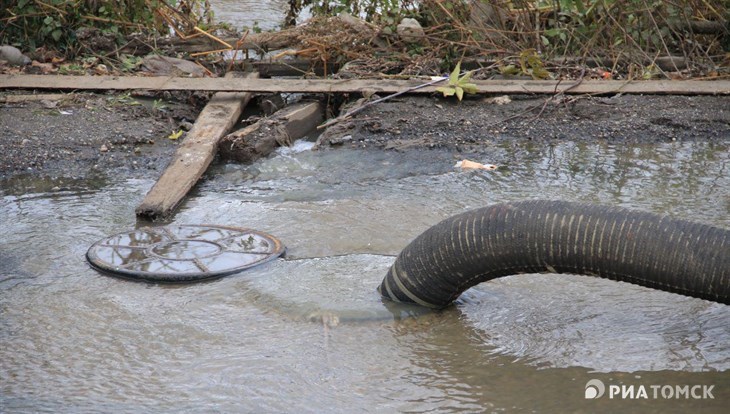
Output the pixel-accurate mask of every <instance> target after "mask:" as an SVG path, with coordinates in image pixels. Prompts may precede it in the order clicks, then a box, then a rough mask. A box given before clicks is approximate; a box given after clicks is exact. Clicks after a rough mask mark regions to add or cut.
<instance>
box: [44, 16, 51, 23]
mask: <svg viewBox="0 0 730 414" xmlns="http://www.w3.org/2000/svg"><path fill="white" fill-rule="evenodd" d="M51 23H53V17H52V16H46V18H45V19H43V24H51Z"/></svg>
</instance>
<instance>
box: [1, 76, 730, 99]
mask: <svg viewBox="0 0 730 414" xmlns="http://www.w3.org/2000/svg"><path fill="white" fill-rule="evenodd" d="M422 83H425V81H423V80H419V79H413V80H393V79H251V78H236V79H231V78H182V77H165V76H159V77H141V76H65V75H0V90H1V89H53V90H68V89H73V90H89V89H91V90H130V89H152V90H168V91H170V90H198V91H216V92H252V93H278V92H303V93H344V92H362V91H372V92H377V93H396V92H401V91H404V90H406V89H409V88H413V87H414V86H417V85H420V84H422ZM474 83H476V85H477V88H478V91H479V93H497V94H552V93H555V92H562V91H564V90H565V93H569V94H586V93H590V94H615V93H625V94H656V95H730V80H715V81H695V80H684V81H675V80H651V81H617V80H611V81H603V80H584V81H582V82H581V83H580V84H578V85H577V86H572V85H574V83H575V82H574V81H563V82H558V81H554V80H481V81H474ZM437 86H439V85H433V86H428V87H424V88H421V89H418V90H415V91H413V93H432V92H435V89H436V87H437Z"/></svg>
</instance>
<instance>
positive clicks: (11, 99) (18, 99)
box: [0, 93, 74, 104]
mask: <svg viewBox="0 0 730 414" xmlns="http://www.w3.org/2000/svg"><path fill="white" fill-rule="evenodd" d="M73 97H74V94H72V93H69V94H65V93H46V94H38V95H4V96H0V103H6V104H10V103H26V102H38V101H51V102H55V101H61V100H63V99H71V98H73Z"/></svg>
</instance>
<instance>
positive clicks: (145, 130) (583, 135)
mask: <svg viewBox="0 0 730 414" xmlns="http://www.w3.org/2000/svg"><path fill="white" fill-rule="evenodd" d="M182 101H184V100H182ZM130 102H131V101H130V98H129V96H128V95H120V94H110V95H99V94H77V95H74V97H73V98H72V99H67V100H63V101H60V102H49V101H41V102H28V103H22V104H18V103H6V104H2V105H0V125H2V128H0V145H1V147H2V151H0V180H5V181H7V180H8V179H10V178H18V177H28V176H32V177H66V178H84V177H88V176H93V175H98V174H112V173H113V174H125V175H127V176H129V177H130V178H135V177H147V178H156V177H158V176H159V174H160V172H161V171H162V170H163V169H164V167H165V166H166V165H167V163H168V160H169V159H170V158H171V156H172V154H173V152H174V151H175V149H176V148H177V146H178V145H179V144H178V143H179V142H180V140H177V141H174V140H170V139H168V136H169V135H170V133H171V132H173V131H177V130H178V129H179V128H180V127H181V124H182V125H183V126H186V125H185V123H186V122H189V121H194V119H195V117H196V115H197V112H198V109H199V108H196V107H195V105H189V104H184V103H179V102H181V100H178V101H174V100H173V101H169V102H167V101H166V102H165V103H164V104H163V106H160V105H159V103H158V105H151V100H149V101H148V102H147V104H146V105H133V104H130ZM175 102H178V103H175ZM197 106H198V107H199V106H200V105H197ZM188 126H189V125H188ZM181 139H182V138H181ZM507 139H509V140H533V141H536V142H540V141H552V140H608V141H612V142H632V143H633V142H649V143H651V142H661V141H670V140H709V141H728V140H730V97H728V96H636V95H623V96H614V97H580V98H575V97H567V99H562V100H558V99H555V98H553V99H551V98H550V97H547V96H536V97H518V96H512V97H509V98H507V99H504V98H501V97H497V99H495V97H488V98H471V99H465V100H464V101H463V102H461V103H459V102H458V101H456V100H455V99H449V100H445V99H440V98H437V97H433V96H431V97H424V96H412V97H405V98H402V99H397V100H392V101H386V102H383V103H380V104H376V105H373V106H371V107H369V108H367V109H366V110H364V111H363V112H361V113H360V114H358V115H357V116H356V117H355V118H354V119H353V120H351V121H346V122H342V123H340V124H339V125H337V126H336V127H332V128H330V130H329V131H328V132H327V133H325V134H323V136H322V137H321V145H323V146H326V145H344V146H346V147H350V146H352V147H377V148H383V149H395V150H404V149H407V148H449V149H452V150H454V151H455V152H464V153H470V152H479V150H480V148H484V147H485V146H486V145H487V144H490V143H493V142H495V141H500V140H507ZM1 182H2V181H0V183H1Z"/></svg>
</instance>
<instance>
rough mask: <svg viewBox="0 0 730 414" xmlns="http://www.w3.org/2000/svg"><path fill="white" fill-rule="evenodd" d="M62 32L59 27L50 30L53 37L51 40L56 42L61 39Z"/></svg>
mask: <svg viewBox="0 0 730 414" xmlns="http://www.w3.org/2000/svg"><path fill="white" fill-rule="evenodd" d="M62 34H63V31H62V30H61V29H56V30H54V31H52V32H51V37H52V38H53V40H55V41H56V42H58V41H59V40H60V39H61V35H62Z"/></svg>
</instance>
